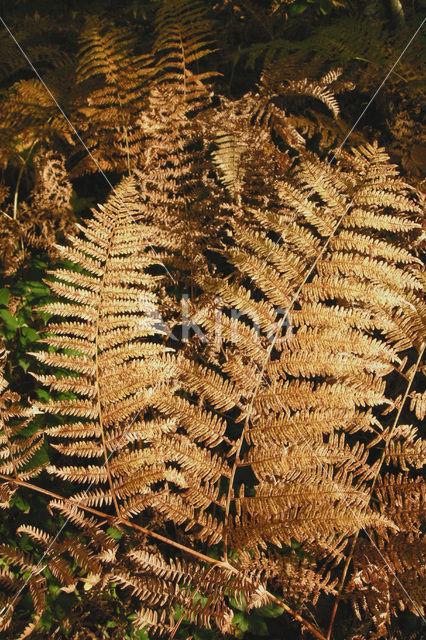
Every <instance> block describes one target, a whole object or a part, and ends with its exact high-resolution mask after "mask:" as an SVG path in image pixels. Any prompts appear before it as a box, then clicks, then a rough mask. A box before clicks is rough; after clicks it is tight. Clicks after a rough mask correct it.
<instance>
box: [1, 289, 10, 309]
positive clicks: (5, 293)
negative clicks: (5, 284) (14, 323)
mask: <svg viewBox="0 0 426 640" xmlns="http://www.w3.org/2000/svg"><path fill="white" fill-rule="evenodd" d="M9 298H10V291H9V290H8V289H0V304H4V305H5V306H6V305H7V304H9Z"/></svg>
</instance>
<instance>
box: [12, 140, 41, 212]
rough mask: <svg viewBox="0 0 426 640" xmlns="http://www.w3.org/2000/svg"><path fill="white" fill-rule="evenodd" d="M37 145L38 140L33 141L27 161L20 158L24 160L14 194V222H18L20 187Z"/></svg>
mask: <svg viewBox="0 0 426 640" xmlns="http://www.w3.org/2000/svg"><path fill="white" fill-rule="evenodd" d="M35 143H36V140H34V141H33V143H32V145H31V147H30V149H29V151H28V154H27V157H26V158H25V160H24V159H23V158H22V157H21V156H20V158H21V160H22V166H21V168H20V170H19V174H18V179H17V181H16V187H15V193H14V196H13V220H16V219H17V217H18V196H19V186H20V184H21V180H22V176H23V174H24V170H25V167H26V166H27V163H28V161H29V159H30V157H31V153H32V151H33V149H34V145H35Z"/></svg>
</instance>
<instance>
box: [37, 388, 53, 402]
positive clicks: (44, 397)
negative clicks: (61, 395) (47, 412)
mask: <svg viewBox="0 0 426 640" xmlns="http://www.w3.org/2000/svg"><path fill="white" fill-rule="evenodd" d="M36 394H37V398H38V399H39V400H41V402H49V400H50V393H48V392H47V391H46V390H45V389H37V391H36Z"/></svg>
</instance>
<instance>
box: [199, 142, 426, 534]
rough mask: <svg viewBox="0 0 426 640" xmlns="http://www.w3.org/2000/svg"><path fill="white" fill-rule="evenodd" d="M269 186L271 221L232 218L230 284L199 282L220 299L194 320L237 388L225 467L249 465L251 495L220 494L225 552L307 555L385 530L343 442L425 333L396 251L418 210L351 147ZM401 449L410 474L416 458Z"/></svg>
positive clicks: (365, 426)
mask: <svg viewBox="0 0 426 640" xmlns="http://www.w3.org/2000/svg"><path fill="white" fill-rule="evenodd" d="M278 188H279V191H280V194H281V198H282V211H283V212H284V214H283V215H279V214H270V213H268V212H267V211H265V210H252V211H251V213H252V215H253V216H254V219H257V220H258V222H259V227H258V230H256V228H255V227H254V226H253V223H250V224H248V223H243V222H242V221H241V220H238V222H236V223H235V226H234V230H233V233H234V237H235V244H236V247H235V248H230V249H229V250H227V251H225V252H224V253H225V256H226V258H227V259H228V260H229V262H230V263H231V264H232V265H233V266H234V268H235V269H236V271H235V272H234V274H233V277H232V278H228V279H226V280H220V279H218V280H216V281H215V280H214V279H211V280H207V279H206V280H205V286H206V287H207V288H209V289H210V290H211V291H214V292H215V293H216V294H217V295H218V296H219V297H220V301H219V310H218V313H219V319H218V317H215V319H214V320H213V318H211V319H209V318H208V317H206V319H205V320H203V322H204V324H205V326H206V327H207V328H208V329H209V330H210V331H214V332H215V333H214V334H213V335H212V340H213V338H214V336H216V340H218V341H219V345H221V350H222V351H223V350H224V351H223V353H224V357H225V360H224V361H223V363H222V364H221V367H222V372H223V373H224V374H226V380H227V385H228V387H227V388H229V389H232V390H233V391H234V389H235V390H236V389H238V388H240V386H241V385H243V387H242V389H241V391H239V393H238V397H239V398H244V401H243V404H245V405H246V409H242V414H241V418H240V419H242V420H243V421H245V427H244V431H243V438H244V439H243V440H242V442H243V443H247V444H244V445H242V446H243V449H242V450H243V451H244V449H245V448H246V446H247V445H249V446H250V448H249V449H248V450H247V451H246V453H244V455H242V454H240V459H237V460H236V461H235V462H234V469H236V471H237V473H238V470H239V468H240V467H241V468H242V469H244V467H247V466H248V467H249V468H250V469H251V470H252V471H253V472H254V474H255V476H256V478H257V480H258V484H257V486H256V491H255V495H246V494H245V493H244V489H243V488H241V490H240V491H241V492H240V495H239V496H235V498H234V496H233V494H232V493H231V494H230V495H231V500H232V502H234V503H235V509H236V511H235V516H234V518H235V528H233V526H232V525H231V524H229V523H228V525H227V526H228V529H229V531H230V536H231V540H232V544H234V545H236V546H237V547H238V546H239V545H244V546H245V545H247V546H249V547H250V546H254V545H255V544H256V543H259V544H261V545H266V544H268V543H273V544H276V545H280V544H282V543H284V544H286V545H290V543H291V539H292V537H296V539H297V540H299V541H302V540H304V541H305V542H306V543H308V544H310V545H311V544H312V545H314V546H315V545H316V544H317V545H318V544H320V545H321V544H322V543H321V539H322V538H323V539H324V544H325V540H326V539H327V537H328V535H329V533H330V529H332V530H333V531H334V532H335V535H338V534H340V533H342V532H346V534H351V533H353V532H355V531H356V530H358V527H361V528H363V527H365V526H371V527H373V528H374V527H378V529H379V530H380V529H381V528H382V527H383V526H385V524H386V523H385V521H383V520H380V518H378V516H377V514H375V513H374V512H373V511H372V510H371V508H369V507H368V504H369V490H370V489H369V487H370V483H371V482H372V481H373V479H374V477H375V472H376V466H375V463H374V455H373V456H372V457H370V452H369V449H368V448H365V444H363V442H362V441H364V437H365V436H364V435H362V436H360V438H358V437H354V435H353V434H355V433H357V432H360V431H361V432H363V433H368V434H370V436H369V437H370V440H371V441H372V440H373V437H374V433H375V432H376V431H377V430H379V433H382V431H383V429H384V426H383V427H381V426H380V422H378V415H377V411H378V409H379V408H380V407H381V406H390V407H391V406H392V396H390V397H388V395H387V394H388V388H387V386H386V381H387V378H388V377H389V376H390V375H391V374H392V372H393V371H394V370H395V369H396V368H397V367H399V366H400V365H401V364H402V352H403V351H404V350H405V349H407V348H409V347H411V348H414V349H416V348H417V349H419V348H420V346H421V343H422V340H423V335H424V325H423V319H422V318H423V313H424V308H423V303H422V301H421V289H422V285H421V278H420V271H419V263H418V260H417V258H416V257H415V256H414V255H413V254H412V253H410V252H409V251H408V246H409V240H408V239H409V238H410V236H413V234H416V233H418V232H419V225H418V224H417V223H416V222H414V221H413V217H415V215H416V213H415V212H416V211H417V210H418V206H419V205H418V203H417V202H416V197H412V196H411V194H410V191H409V190H408V188H407V187H405V186H404V185H403V183H402V182H401V181H400V180H399V178H398V177H397V175H396V173H395V170H394V167H392V165H389V164H388V163H387V157H386V155H385V154H384V153H383V150H381V149H379V148H378V147H377V146H370V147H366V148H363V149H361V150H359V151H355V152H353V154H352V155H346V157H345V158H344V160H342V162H341V164H340V166H339V167H335V168H334V167H328V166H327V165H324V164H321V163H319V162H317V161H314V160H313V157H311V156H309V154H307V155H305V156H304V157H303V156H302V158H301V162H300V165H299V167H298V168H296V170H295V172H294V175H293V177H289V178H288V179H287V180H283V181H282V182H281V183H280V184H279V187H278ZM287 210H288V211H289V212H292V216H293V220H292V221H290V222H289V221H288V214H287ZM290 219H291V218H290ZM401 234H402V235H401ZM367 237H368V238H369V241H368V242H367ZM337 247H339V249H337ZM229 307H231V308H232V311H231V312H229V311H227V308H229ZM216 313H217V312H216ZM280 320H281V322H280ZM218 323H219V325H220V328H218ZM408 327H409V329H408ZM285 329H287V331H285ZM277 332H278V333H277ZM389 391H391V387H389ZM224 401H225V397H224ZM238 402H239V403H241V400H238ZM234 405H236V399H234ZM229 406H231V405H229ZM225 408H226V407H225ZM326 415H327V417H326ZM345 432H346V433H347V435H345ZM380 438H381V439H383V440H385V439H386V437H385V433H384V432H383V434H382V435H381V436H380ZM417 446H420V445H415V447H417ZM416 451H417V449H416ZM398 452H399V449H395V451H394V450H393V449H392V451H391V452H389V454H387V455H388V457H389V458H392V459H394V458H395V457H396V456H397V454H398ZM410 452H411V449H410ZM410 452H409V451H408V449H407V452H406V458H407V461H408V460H410V459H411V458H412V459H413V461H414V462H415V464H414V466H417V465H418V462H417V459H418V457H419V456H420V455H421V454H420V452H418V453H415V451H414V450H413V451H412V452H411V453H410ZM410 456H411V458H410ZM401 461H402V460H401ZM230 513H231V515H232V509H231V512H230ZM314 520H315V527H312V522H313V521H314ZM327 544H328V543H327Z"/></svg>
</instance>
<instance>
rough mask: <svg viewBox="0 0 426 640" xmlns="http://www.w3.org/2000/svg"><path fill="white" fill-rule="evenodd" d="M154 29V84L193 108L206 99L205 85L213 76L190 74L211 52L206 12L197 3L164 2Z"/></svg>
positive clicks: (211, 46) (210, 26) (188, 0)
mask: <svg viewBox="0 0 426 640" xmlns="http://www.w3.org/2000/svg"><path fill="white" fill-rule="evenodd" d="M156 28H157V38H156V41H155V44H154V53H155V54H156V57H157V66H158V70H159V76H158V81H159V82H161V83H164V84H166V85H168V86H169V87H171V88H173V90H174V92H176V93H178V94H179V96H180V99H181V100H183V101H184V102H185V103H186V104H187V108H189V109H191V108H195V107H196V106H197V105H198V104H200V102H202V101H203V100H205V99H206V97H207V95H208V93H207V89H206V84H205V83H206V82H207V81H208V80H209V79H211V78H212V77H213V76H214V75H216V74H214V73H212V72H210V71H206V72H203V73H199V72H198V71H197V70H194V67H195V69H196V65H197V64H198V61H199V60H201V59H202V58H204V57H205V56H207V55H208V54H209V53H211V52H212V50H213V48H214V47H213V38H212V25H211V22H210V20H209V19H208V16H207V8H206V7H205V6H204V5H203V3H202V2H201V1H199V0H197V1H196V2H191V1H190V0H177V1H174V0H170V1H169V0H166V1H165V2H162V3H161V6H160V7H159V9H158V11H157V14H156Z"/></svg>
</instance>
